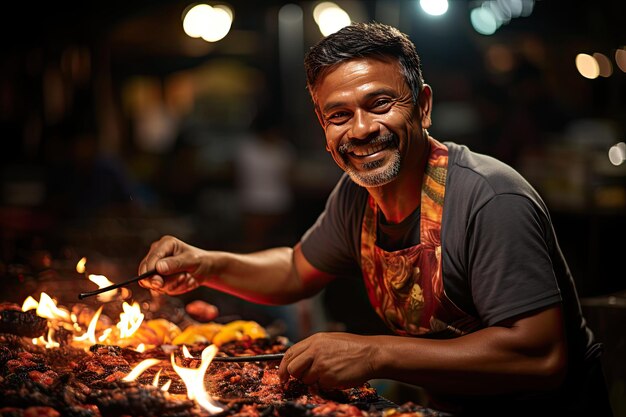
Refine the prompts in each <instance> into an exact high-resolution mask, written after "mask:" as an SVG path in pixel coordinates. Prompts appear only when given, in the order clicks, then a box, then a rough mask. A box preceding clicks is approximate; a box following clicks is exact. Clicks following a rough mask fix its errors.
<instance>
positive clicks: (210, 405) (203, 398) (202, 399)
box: [171, 345, 224, 413]
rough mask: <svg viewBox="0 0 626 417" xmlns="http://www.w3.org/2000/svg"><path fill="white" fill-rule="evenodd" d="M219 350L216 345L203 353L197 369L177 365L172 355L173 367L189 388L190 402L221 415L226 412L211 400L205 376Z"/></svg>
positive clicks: (207, 348) (210, 346)
mask: <svg viewBox="0 0 626 417" xmlns="http://www.w3.org/2000/svg"><path fill="white" fill-rule="evenodd" d="M184 350H186V349H184ZM184 350H183V352H184ZM217 350H218V347H217V346H215V345H209V346H207V347H206V348H205V349H204V350H203V351H202V355H201V360H202V361H201V363H200V366H199V367H198V368H196V369H194V368H185V367H183V366H179V365H177V364H176V361H175V360H174V353H173V352H172V355H171V361H172V367H173V368H174V370H175V371H176V373H177V374H178V376H180V378H181V379H182V380H183V382H184V383H185V387H187V397H188V398H189V399H190V400H196V402H197V403H198V405H200V407H202V408H204V409H205V410H207V411H208V412H210V413H219V412H221V411H223V410H224V409H223V408H222V407H220V405H219V404H218V403H217V402H216V401H214V400H213V399H212V398H211V396H210V395H209V394H208V393H207V391H206V389H205V387H204V374H205V373H206V370H207V369H208V367H209V365H210V364H211V361H212V360H213V358H214V357H215V354H216V353H217ZM188 353H189V351H187V354H188Z"/></svg>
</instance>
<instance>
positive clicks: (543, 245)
mask: <svg viewBox="0 0 626 417" xmlns="http://www.w3.org/2000/svg"><path fill="white" fill-rule="evenodd" d="M420 65H421V64H420V60H419V57H418V55H417V52H416V50H415V47H414V45H413V43H412V42H411V41H410V40H409V38H408V37H407V36H406V35H404V34H402V33H401V32H399V31H398V30H397V29H395V28H393V27H389V26H386V25H382V24H377V23H372V24H363V23H357V24H353V25H350V26H348V27H346V28H344V29H342V30H340V31H339V32H337V33H335V34H332V35H330V36H328V37H326V38H325V39H323V40H322V41H320V42H319V43H318V44H317V45H315V46H314V47H313V48H311V50H310V51H309V52H308V54H307V56H306V58H305V67H306V71H307V86H308V89H309V92H310V94H311V97H312V99H313V103H314V106H315V111H316V113H317V116H318V118H319V121H320V124H321V126H322V128H323V130H324V134H325V137H326V149H327V150H328V152H329V153H330V154H331V155H332V157H333V159H334V160H335V162H336V163H337V164H338V165H339V166H340V167H341V168H342V169H343V170H344V171H345V173H346V174H345V175H344V176H343V177H342V178H341V179H340V181H339V182H338V184H337V185H336V187H335V189H334V190H333V192H332V193H331V195H330V196H329V198H328V201H327V204H326V207H325V210H324V212H323V213H322V214H321V215H320V217H319V218H318V220H317V221H316V223H315V224H314V225H313V226H311V228H310V229H309V230H308V231H307V232H306V233H305V235H304V236H303V237H302V239H301V240H300V242H299V243H297V244H296V245H295V246H294V247H293V248H288V247H283V248H273V249H269V250H264V251H260V252H255V253H249V254H234V253H228V252H223V251H215V250H203V249H200V248H196V247H193V246H190V245H188V244H186V243H184V242H182V241H180V240H178V239H176V238H174V237H171V236H165V237H163V238H162V239H160V240H159V241H157V242H155V243H154V244H153V245H152V247H151V249H150V251H149V252H148V254H147V255H146V257H145V258H144V260H143V261H142V262H141V264H140V267H139V272H140V273H142V272H145V271H146V270H148V269H151V268H156V269H157V270H158V272H159V275H158V276H155V277H153V278H152V279H150V280H145V281H142V283H141V285H143V286H145V287H147V288H151V289H154V290H157V291H161V292H165V293H168V294H180V293H183V292H186V291H189V290H192V289H194V288H196V287H198V286H200V285H205V286H207V287H211V288H215V289H219V290H222V291H224V292H228V293H231V294H235V295H237V296H239V297H242V298H244V299H247V300H251V301H254V302H258V303H268V304H285V303H291V302H294V301H296V300H299V299H302V298H305V297H309V296H311V295H313V294H315V293H317V292H318V291H320V290H321V289H322V288H324V287H325V286H326V285H327V284H328V283H330V282H331V281H332V280H335V279H349V278H346V277H350V276H352V277H354V278H356V279H355V280H354V281H353V285H355V286H357V285H364V286H365V288H366V290H367V293H368V296H369V299H370V302H371V305H372V308H373V309H374V310H375V312H376V313H377V314H378V315H379V316H380V318H381V319H382V320H383V321H384V322H385V324H386V325H387V326H388V327H389V329H391V330H392V331H393V333H395V335H379V336H376V335H374V336H372V335H368V336H365V335H356V334H349V333H340V332H332V333H318V334H315V335H313V336H311V337H309V338H306V339H304V340H302V341H299V342H298V343H296V344H295V345H293V346H292V347H291V348H290V349H289V350H288V352H287V354H286V355H285V358H284V359H283V361H282V362H281V364H280V368H279V372H280V375H281V377H282V378H283V380H285V381H286V380H287V379H288V378H290V377H294V378H298V379H301V380H302V381H303V382H305V383H307V384H318V385H319V386H321V387H323V388H344V387H350V386H356V385H358V384H361V383H363V382H365V381H368V380H370V379H394V380H398V381H402V382H405V383H410V384H415V385H418V386H421V387H423V388H424V389H425V390H426V391H427V392H428V393H429V394H430V402H429V404H428V406H430V407H431V408H435V409H440V410H445V411H448V412H451V413H453V414H458V415H507V416H511V415H548V414H550V415H568V416H573V415H580V416H582V415H594V416H600V415H602V416H606V415H611V410H610V406H609V404H608V399H607V398H608V397H607V393H606V387H605V385H604V380H603V374H602V369H601V366H600V345H599V344H597V343H595V342H594V339H593V334H592V333H591V331H590V330H589V329H588V328H587V327H586V325H585V320H584V318H583V317H582V315H581V310H580V304H579V300H578V297H577V294H576V289H575V286H574V282H573V279H572V277H571V275H570V272H569V269H568V267H567V263H566V261H565V259H564V258H563V255H562V253H561V251H560V249H559V246H558V243H557V238H556V235H555V233H554V229H553V227H552V224H551V220H550V216H549V213H548V209H547V207H546V206H545V204H544V202H543V201H542V199H541V197H540V196H539V195H538V194H537V192H536V191H535V190H534V189H533V188H532V187H531V186H530V184H528V182H526V181H525V180H524V179H523V178H522V177H521V176H520V175H519V174H518V173H517V172H516V171H515V170H513V169H512V168H511V167H509V166H507V165H505V164H503V163H502V162H499V161H497V160H495V159H493V158H491V157H489V156H486V155H481V154H477V153H474V152H472V151H470V150H469V149H468V148H467V147H465V146H462V145H459V144H455V143H453V142H447V141H446V142H444V141H438V140H436V139H435V138H433V137H431V136H430V135H429V133H428V128H430V126H431V111H432V97H433V95H432V90H431V88H430V87H429V86H428V85H426V84H424V82H423V79H422V73H421V66H420ZM350 296H351V294H346V295H345V297H346V300H349V298H350ZM346 302H349V301H346Z"/></svg>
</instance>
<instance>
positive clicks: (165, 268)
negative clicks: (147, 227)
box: [139, 236, 211, 295]
mask: <svg viewBox="0 0 626 417" xmlns="http://www.w3.org/2000/svg"><path fill="white" fill-rule="evenodd" d="M206 254H207V252H206V251H203V250H201V249H198V248H196V247H194V246H191V245H188V244H186V243H184V242H183V241H181V240H179V239H176V238H174V237H172V236H164V237H162V238H161V239H159V240H158V241H156V242H154V243H153V244H152V245H151V246H150V251H149V252H148V254H147V255H146V256H145V257H144V259H143V260H142V261H141V263H140V264H139V273H140V274H141V273H143V272H146V271H149V270H150V269H156V270H157V271H158V275H154V276H153V277H152V278H149V279H144V280H141V281H139V285H141V286H142V287H144V288H148V289H150V290H154V291H157V292H160V293H165V294H169V295H178V294H183V293H186V292H189V291H191V290H194V289H196V288H198V287H199V286H200V285H202V283H203V282H204V281H205V280H206V279H208V277H209V273H210V269H211V263H210V262H208V259H207V257H206Z"/></svg>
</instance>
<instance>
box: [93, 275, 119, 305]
mask: <svg viewBox="0 0 626 417" xmlns="http://www.w3.org/2000/svg"><path fill="white" fill-rule="evenodd" d="M88 278H89V281H91V282H93V283H94V284H96V285H97V286H98V288H104V287H108V286H109V285H113V283H112V282H111V281H109V279H108V278H107V277H105V276H104V275H94V274H90V275H89V277H88ZM117 291H118V290H117V289H114V290H111V291H107V292H103V293H101V294H98V297H97V298H98V301H100V302H102V303H108V302H109V301H112V300H114V299H115V296H116V295H117Z"/></svg>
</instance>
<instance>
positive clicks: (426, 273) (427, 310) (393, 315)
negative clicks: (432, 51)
mask: <svg viewBox="0 0 626 417" xmlns="http://www.w3.org/2000/svg"><path fill="white" fill-rule="evenodd" d="M429 140H430V155H429V158H428V163H427V167H426V171H425V176H424V181H423V185H422V190H421V204H420V210H421V212H420V215H421V218H420V243H419V244H418V245H416V246H412V247H409V248H406V249H401V250H398V251H393V252H387V251H385V250H383V249H381V248H379V247H378V246H376V227H377V222H376V219H377V218H378V210H379V209H378V206H377V205H376V203H375V201H374V199H373V198H372V196H370V197H369V198H368V203H367V207H366V208H365V215H364V217H363V225H362V227H361V261H362V263H361V265H362V266H361V269H362V271H363V278H364V281H365V286H366V288H367V293H368V297H369V299H370V303H371V304H372V306H373V307H374V310H375V311H376V313H377V314H378V315H379V316H380V317H381V318H382V319H383V321H384V322H385V323H386V324H387V326H389V328H390V329H391V330H393V331H394V332H395V333H396V334H398V335H405V336H406V335H410V336H417V335H426V334H435V333H439V332H443V333H441V334H449V333H450V332H452V335H453V336H454V335H462V334H465V333H469V332H472V331H475V330H476V329H478V328H480V327H482V326H481V324H480V322H479V321H478V320H477V319H476V318H475V317H472V316H470V315H468V314H467V313H465V312H463V311H462V310H461V309H460V308H458V307H457V306H456V305H455V304H454V303H453V302H452V301H451V300H450V299H449V298H448V297H447V296H446V294H445V290H444V287H443V279H442V273H441V217H442V214H443V201H444V195H445V184H446V174H447V171H448V148H447V147H446V146H445V145H443V144H441V143H439V142H437V141H435V140H434V139H429Z"/></svg>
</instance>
